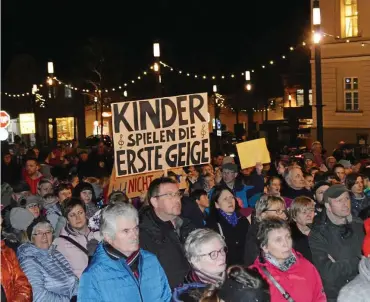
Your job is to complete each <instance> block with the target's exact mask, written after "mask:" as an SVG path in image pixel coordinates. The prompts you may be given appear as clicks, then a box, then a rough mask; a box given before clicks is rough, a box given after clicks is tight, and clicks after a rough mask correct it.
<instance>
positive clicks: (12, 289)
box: [1, 240, 32, 302]
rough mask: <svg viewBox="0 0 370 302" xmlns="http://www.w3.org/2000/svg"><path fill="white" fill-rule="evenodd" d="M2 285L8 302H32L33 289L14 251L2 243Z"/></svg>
mask: <svg viewBox="0 0 370 302" xmlns="http://www.w3.org/2000/svg"><path fill="white" fill-rule="evenodd" d="M1 285H2V287H3V288H4V292H5V296H6V300H7V301H12V302H31V301H32V288H31V285H30V283H29V282H28V279H27V277H26V275H25V274H24V273H23V271H22V270H21V268H20V266H19V263H18V259H17V257H16V256H15V253H14V251H13V250H12V249H10V248H8V247H7V246H6V245H5V243H4V241H3V240H2V241H1Z"/></svg>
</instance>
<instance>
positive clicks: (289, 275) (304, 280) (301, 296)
mask: <svg viewBox="0 0 370 302" xmlns="http://www.w3.org/2000/svg"><path fill="white" fill-rule="evenodd" d="M293 252H294V254H295V255H296V257H297V261H296V263H294V264H293V265H292V266H291V267H290V268H289V269H288V270H287V271H285V272H283V271H281V270H279V269H278V268H277V267H276V266H274V265H272V264H271V263H270V262H268V261H266V263H261V262H260V259H259V257H257V259H256V261H255V262H254V264H253V265H252V266H251V268H256V269H257V270H258V271H259V273H260V274H261V276H262V277H263V278H264V279H265V280H266V281H267V282H268V284H269V285H270V294H271V302H286V301H287V300H286V299H285V298H284V297H283V296H282V294H281V293H280V292H279V291H278V289H277V288H276V287H275V285H273V284H272V283H271V281H270V280H269V279H268V278H267V277H266V275H265V273H264V272H263V271H262V270H261V267H262V266H265V267H266V268H267V270H268V271H269V272H270V274H271V275H272V276H273V277H274V278H275V280H276V281H277V282H278V283H279V284H280V285H281V286H282V287H283V288H284V289H285V291H286V292H288V293H289V295H290V296H291V297H292V298H293V300H294V301H297V302H326V296H325V293H324V287H323V285H322V281H321V278H320V275H319V273H318V271H317V270H316V268H315V267H314V266H313V264H312V263H311V262H309V261H308V260H307V259H306V258H304V257H303V256H302V255H301V254H299V253H298V252H295V251H293Z"/></svg>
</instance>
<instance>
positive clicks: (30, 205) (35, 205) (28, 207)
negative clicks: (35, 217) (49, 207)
mask: <svg viewBox="0 0 370 302" xmlns="http://www.w3.org/2000/svg"><path fill="white" fill-rule="evenodd" d="M38 207H39V205H38V204H37V203H31V204H29V205H28V206H27V209H33V208H38Z"/></svg>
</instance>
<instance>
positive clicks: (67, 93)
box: [64, 85, 72, 99]
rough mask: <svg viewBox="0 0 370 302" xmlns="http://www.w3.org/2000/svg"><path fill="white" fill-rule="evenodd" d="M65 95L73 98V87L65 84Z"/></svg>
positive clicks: (67, 97)
mask: <svg viewBox="0 0 370 302" xmlns="http://www.w3.org/2000/svg"><path fill="white" fill-rule="evenodd" d="M64 97H65V98H66V99H70V98H72V88H71V87H69V86H67V85H66V86H64Z"/></svg>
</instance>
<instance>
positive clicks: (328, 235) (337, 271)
mask: <svg viewBox="0 0 370 302" xmlns="http://www.w3.org/2000/svg"><path fill="white" fill-rule="evenodd" d="M364 236H365V234H364V227H363V223H362V221H361V220H360V219H359V218H355V217H354V218H353V221H352V222H351V223H349V224H347V225H335V224H333V223H332V222H331V221H330V219H329V218H328V216H327V215H326V213H325V212H322V215H321V220H319V221H315V223H314V225H313V227H312V230H311V233H310V235H309V236H308V239H309V244H310V248H311V252H312V260H313V263H314V265H315V266H316V268H317V270H318V271H319V273H320V276H321V279H322V281H323V284H324V289H325V293H326V296H327V298H328V301H336V299H337V297H338V293H339V291H340V289H341V288H342V287H343V286H344V285H345V284H346V283H348V282H349V281H351V280H352V279H353V278H355V277H356V276H357V274H358V264H359V262H360V259H361V247H362V242H363V240H364ZM329 255H330V257H329Z"/></svg>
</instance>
